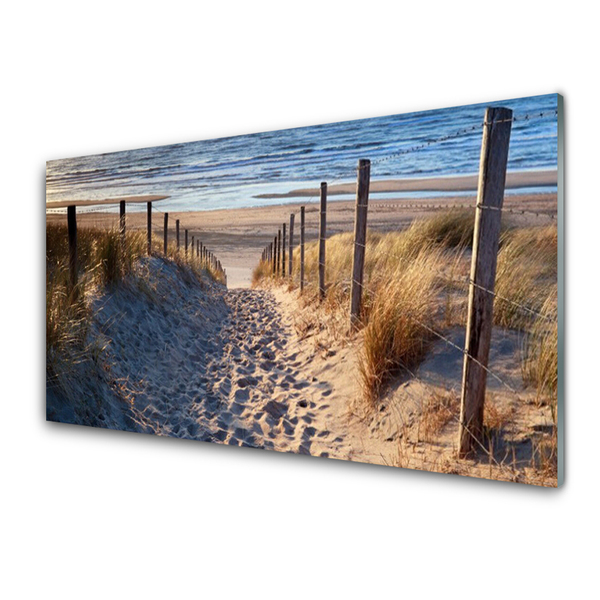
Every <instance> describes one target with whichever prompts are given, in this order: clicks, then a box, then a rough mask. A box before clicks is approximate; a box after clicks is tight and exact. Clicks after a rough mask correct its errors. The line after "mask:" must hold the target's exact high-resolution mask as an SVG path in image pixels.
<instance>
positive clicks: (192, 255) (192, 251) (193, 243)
mask: <svg viewBox="0 0 600 600" xmlns="http://www.w3.org/2000/svg"><path fill="white" fill-rule="evenodd" d="M195 243H196V236H195V235H193V236H192V245H191V247H190V251H191V259H192V260H194V245H195Z"/></svg>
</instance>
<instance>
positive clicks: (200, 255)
mask: <svg viewBox="0 0 600 600" xmlns="http://www.w3.org/2000/svg"><path fill="white" fill-rule="evenodd" d="M125 206H126V202H125V200H121V201H120V202H119V234H120V237H121V244H122V245H123V247H125V243H126V208H125ZM146 214H147V220H146V227H147V253H148V255H151V254H152V202H148V203H147V208H146ZM168 228H169V213H164V219H163V253H164V255H165V256H166V255H167V250H168ZM67 231H68V240H69V278H70V285H71V289H72V290H74V291H75V290H76V288H77V281H78V265H77V206H76V205H71V206H68V207H67ZM184 235H185V248H184V249H185V256H186V258H188V252H189V253H190V254H189V255H190V256H191V257H192V258H193V256H194V240H195V236H192V241H191V250H190V245H189V243H188V230H187V229H185V230H184ZM175 239H176V248H177V253H179V252H180V248H181V243H180V222H179V219H177V220H176V221H175ZM195 254H196V258H197V259H199V260H200V263H201V265H203V266H205V267H210V268H211V269H212V270H213V271H216V272H218V273H220V274H221V275H222V276H223V278H224V279H225V284H227V271H226V270H225V269H224V268H223V265H222V264H221V261H220V260H219V259H218V258H217V256H216V255H215V254H214V253H213V252H212V251H210V250H209V249H208V248H207V247H206V246H204V245H203V244H202V242H200V240H199V239H198V240H195Z"/></svg>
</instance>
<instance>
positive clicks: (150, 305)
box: [94, 258, 352, 459]
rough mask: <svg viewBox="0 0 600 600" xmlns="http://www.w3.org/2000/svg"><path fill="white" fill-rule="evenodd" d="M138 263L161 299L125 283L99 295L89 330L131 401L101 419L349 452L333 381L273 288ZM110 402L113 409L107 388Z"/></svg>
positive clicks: (165, 431)
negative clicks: (202, 279) (118, 417)
mask: <svg viewBox="0 0 600 600" xmlns="http://www.w3.org/2000/svg"><path fill="white" fill-rule="evenodd" d="M145 267H149V268H150V271H151V273H152V274H153V275H151V279H150V287H154V289H155V292H157V293H158V294H157V297H158V298H160V299H161V300H160V302H159V303H158V304H157V303H156V302H155V301H154V300H153V299H152V293H150V294H140V293H139V291H138V290H135V289H132V288H129V287H127V286H122V287H121V288H119V289H118V290H116V291H115V292H113V293H110V294H108V295H107V296H102V297H100V298H98V300H97V306H96V311H95V313H96V314H95V327H94V328H95V330H96V335H97V336H98V338H99V339H104V340H109V344H108V348H109V349H108V353H109V355H108V362H109V363H110V372H111V374H112V376H113V378H114V380H115V381H117V382H126V387H127V389H128V390H129V392H130V393H129V397H130V398H131V410H130V411H127V412H128V413H131V414H127V417H126V420H127V422H128V425H126V426H125V427H123V426H122V425H119V424H116V423H115V424H112V425H111V423H110V419H107V420H104V418H103V419H102V420H103V422H104V423H105V425H106V426H109V427H111V428H126V429H133V430H135V431H145V432H148V433H156V434H158V435H165V436H174V437H180V438H188V439H196V440H203V441H210V442H218V443H224V444H230V445H239V446H250V447H255V448H262V449H269V450H278V451H283V452H295V453H300V454H311V455H313V456H331V457H335V458H345V459H347V458H350V457H351V455H352V451H351V447H350V445H349V443H347V442H346V433H344V432H345V431H346V429H345V426H344V421H343V411H342V410H340V408H339V405H338V404H339V403H338V404H336V406H332V403H331V402H330V397H331V394H332V391H333V386H334V384H332V382H331V381H329V379H328V377H327V371H326V370H324V371H323V373H317V372H316V369H317V368H318V366H319V365H320V362H319V360H314V359H315V351H314V349H312V348H310V347H306V344H304V345H303V344H302V343H301V342H300V341H299V340H298V338H297V336H296V334H295V332H294V329H293V326H292V323H291V320H290V319H289V317H288V316H287V315H286V314H285V313H284V311H282V306H281V304H280V302H279V301H278V300H277V299H276V297H275V295H274V294H273V293H272V292H270V291H267V290H249V289H236V290H229V291H227V290H225V289H224V288H223V287H222V286H219V285H217V284H213V283H204V284H201V285H198V283H197V282H194V281H192V280H187V281H186V280H185V278H182V277H181V274H180V272H178V271H177V268H176V267H175V266H173V265H171V264H169V263H168V262H166V261H163V260H162V259H160V258H151V259H147V263H146V265H145ZM336 396H337V394H336ZM110 402H112V403H113V404H112V406H113V407H115V409H114V410H113V411H112V413H114V414H116V413H117V412H118V406H119V401H117V400H114V399H111V397H110V394H108V393H107V400H106V404H108V403H110ZM120 406H122V404H120Z"/></svg>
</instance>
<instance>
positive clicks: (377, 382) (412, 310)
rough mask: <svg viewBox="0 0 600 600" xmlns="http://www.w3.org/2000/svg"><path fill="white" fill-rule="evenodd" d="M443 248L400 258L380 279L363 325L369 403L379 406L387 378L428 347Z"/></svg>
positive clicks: (363, 370)
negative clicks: (405, 260) (410, 258)
mask: <svg viewBox="0 0 600 600" xmlns="http://www.w3.org/2000/svg"><path fill="white" fill-rule="evenodd" d="M440 260H441V259H440V250H439V249H438V250H434V249H425V250H422V251H421V253H420V254H419V255H418V256H417V257H416V258H415V260H413V261H412V262H411V263H409V264H402V263H398V265H397V266H396V269H395V270H394V271H389V273H388V275H389V277H388V279H387V280H384V279H383V278H381V279H380V281H379V287H378V290H377V291H376V292H375V294H374V295H373V299H372V303H371V306H370V310H369V317H368V321H367V323H366V325H365V327H364V330H363V346H362V351H361V355H360V362H359V374H360V381H361V385H362V390H363V395H364V398H365V400H366V402H367V404H368V405H370V406H372V407H373V406H375V404H376V401H377V400H378V399H379V397H380V396H381V393H382V391H383V389H384V387H385V384H386V383H387V382H388V381H389V380H390V378H391V377H392V376H393V375H394V374H396V373H398V372H399V371H401V370H402V369H403V368H404V369H408V370H410V369H413V368H414V367H415V366H416V365H418V364H419V362H420V361H421V360H422V359H423V357H424V355H425V353H426V352H427V350H428V347H429V343H430V340H431V335H430V332H429V330H428V329H430V328H433V327H434V325H435V314H436V311H435V307H436V302H437V295H438V292H439V284H438V281H439V280H438V277H437V275H436V268H437V265H438V264H439V262H440Z"/></svg>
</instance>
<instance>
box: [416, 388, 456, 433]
mask: <svg viewBox="0 0 600 600" xmlns="http://www.w3.org/2000/svg"><path fill="white" fill-rule="evenodd" d="M459 404H460V402H459V399H458V397H457V396H456V394H453V393H451V392H445V393H441V392H436V391H432V393H431V394H430V395H429V396H428V397H427V398H426V400H425V401H424V403H423V407H422V410H421V422H420V427H419V431H420V438H421V439H422V440H423V441H425V442H432V441H434V440H435V439H436V438H437V436H439V435H440V433H441V432H442V430H443V429H444V427H446V425H448V423H450V421H452V420H455V419H457V418H458V414H459Z"/></svg>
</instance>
